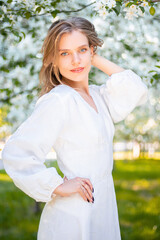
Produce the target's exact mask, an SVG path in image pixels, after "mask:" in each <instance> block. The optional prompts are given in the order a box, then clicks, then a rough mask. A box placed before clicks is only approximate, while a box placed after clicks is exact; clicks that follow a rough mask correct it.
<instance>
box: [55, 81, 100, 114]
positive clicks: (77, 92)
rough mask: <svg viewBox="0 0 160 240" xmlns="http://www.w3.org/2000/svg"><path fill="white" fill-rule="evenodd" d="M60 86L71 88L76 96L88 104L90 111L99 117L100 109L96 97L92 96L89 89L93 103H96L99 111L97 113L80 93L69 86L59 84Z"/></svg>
mask: <svg viewBox="0 0 160 240" xmlns="http://www.w3.org/2000/svg"><path fill="white" fill-rule="evenodd" d="M58 86H65V87H68V88H70V89H71V90H72V91H73V92H74V93H76V95H78V96H79V98H80V99H81V100H82V101H83V102H84V103H85V104H86V106H87V107H88V108H89V109H90V110H92V112H94V114H96V115H97V116H99V109H98V107H97V104H96V102H95V98H94V96H93V95H92V94H91V91H90V89H89V94H90V96H91V97H92V100H93V102H94V105H95V106H96V109H97V111H96V110H95V109H94V108H93V107H92V106H91V105H90V104H89V103H88V102H87V101H86V100H84V98H83V97H82V96H81V95H80V94H79V93H78V91H76V90H75V89H74V88H73V87H70V86H68V85H66V84H59V85H58Z"/></svg>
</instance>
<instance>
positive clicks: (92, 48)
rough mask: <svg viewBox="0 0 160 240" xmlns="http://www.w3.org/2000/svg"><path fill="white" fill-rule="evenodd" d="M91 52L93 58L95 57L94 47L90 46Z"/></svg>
mask: <svg viewBox="0 0 160 240" xmlns="http://www.w3.org/2000/svg"><path fill="white" fill-rule="evenodd" d="M90 50H91V56H92V57H93V55H94V47H93V45H91V46H90Z"/></svg>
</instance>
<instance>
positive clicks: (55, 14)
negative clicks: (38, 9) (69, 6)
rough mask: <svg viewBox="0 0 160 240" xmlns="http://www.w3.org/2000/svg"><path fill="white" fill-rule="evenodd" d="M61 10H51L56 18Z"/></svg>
mask: <svg viewBox="0 0 160 240" xmlns="http://www.w3.org/2000/svg"><path fill="white" fill-rule="evenodd" d="M59 12H60V11H59V10H54V11H52V12H51V14H52V16H53V17H54V18H55V17H56V16H57V13H59Z"/></svg>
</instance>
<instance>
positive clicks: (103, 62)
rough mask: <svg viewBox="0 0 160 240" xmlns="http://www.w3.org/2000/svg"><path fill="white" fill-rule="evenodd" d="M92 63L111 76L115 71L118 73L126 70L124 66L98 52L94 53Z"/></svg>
mask: <svg viewBox="0 0 160 240" xmlns="http://www.w3.org/2000/svg"><path fill="white" fill-rule="evenodd" d="M91 64H92V65H93V66H94V67H97V68H98V69H100V70H101V71H102V72H104V73H106V74H108V75H109V76H111V75H112V74H113V73H118V72H122V71H124V70H125V69H124V68H122V67H120V66H118V65H117V64H115V63H113V62H111V61H109V60H108V59H107V58H104V57H102V56H100V55H98V54H94V55H93V57H92V61H91Z"/></svg>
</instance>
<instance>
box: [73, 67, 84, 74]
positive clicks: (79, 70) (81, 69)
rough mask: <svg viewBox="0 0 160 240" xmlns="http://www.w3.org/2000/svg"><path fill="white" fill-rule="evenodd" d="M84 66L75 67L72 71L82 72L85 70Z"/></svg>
mask: <svg viewBox="0 0 160 240" xmlns="http://www.w3.org/2000/svg"><path fill="white" fill-rule="evenodd" d="M83 69H84V68H75V69H72V70H71V72H74V73H80V72H82V71H83Z"/></svg>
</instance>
